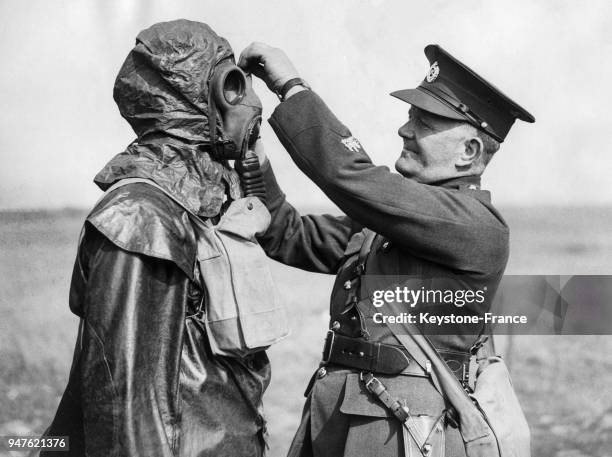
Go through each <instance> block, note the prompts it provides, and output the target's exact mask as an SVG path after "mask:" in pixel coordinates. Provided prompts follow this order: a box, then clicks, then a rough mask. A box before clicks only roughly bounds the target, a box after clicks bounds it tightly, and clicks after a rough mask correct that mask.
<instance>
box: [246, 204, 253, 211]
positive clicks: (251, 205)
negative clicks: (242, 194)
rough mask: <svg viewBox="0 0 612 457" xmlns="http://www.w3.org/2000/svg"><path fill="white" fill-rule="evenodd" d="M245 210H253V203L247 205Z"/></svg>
mask: <svg viewBox="0 0 612 457" xmlns="http://www.w3.org/2000/svg"><path fill="white" fill-rule="evenodd" d="M247 209H249V210H251V209H253V202H249V203H247Z"/></svg>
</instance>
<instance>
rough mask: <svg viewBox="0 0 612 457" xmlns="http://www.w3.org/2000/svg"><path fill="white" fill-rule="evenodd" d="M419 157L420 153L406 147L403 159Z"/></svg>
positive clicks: (403, 150)
mask: <svg viewBox="0 0 612 457" xmlns="http://www.w3.org/2000/svg"><path fill="white" fill-rule="evenodd" d="M417 155H419V154H418V152H416V151H414V150H412V149H408V148H406V147H404V148H403V149H402V154H401V157H402V159H410V158H412V157H414V156H417Z"/></svg>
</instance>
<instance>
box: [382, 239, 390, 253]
mask: <svg viewBox="0 0 612 457" xmlns="http://www.w3.org/2000/svg"><path fill="white" fill-rule="evenodd" d="M390 244H391V243H389V242H388V241H385V242H384V243H383V244H382V249H383V251H386V250H387V249H389V245H390Z"/></svg>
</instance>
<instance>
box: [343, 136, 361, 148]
mask: <svg viewBox="0 0 612 457" xmlns="http://www.w3.org/2000/svg"><path fill="white" fill-rule="evenodd" d="M341 141H342V144H343V145H344V147H345V148H346V149H348V150H349V151H351V152H357V151H359V149H361V144H360V143H359V140H358V139H357V138H355V137H354V136H349V137H348V138H343V139H342V140H341Z"/></svg>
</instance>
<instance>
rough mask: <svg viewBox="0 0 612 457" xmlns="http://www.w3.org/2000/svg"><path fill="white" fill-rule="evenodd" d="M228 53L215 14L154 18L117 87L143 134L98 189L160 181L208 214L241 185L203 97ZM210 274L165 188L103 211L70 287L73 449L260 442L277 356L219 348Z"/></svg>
mask: <svg viewBox="0 0 612 457" xmlns="http://www.w3.org/2000/svg"><path fill="white" fill-rule="evenodd" d="M227 55H230V56H231V49H230V48H229V45H228V44H227V42H226V41H225V40H223V39H221V38H219V37H218V36H217V35H215V34H214V32H212V30H210V28H208V26H206V25H204V24H198V23H193V22H188V21H175V22H171V23H165V24H157V25H155V26H153V27H152V28H150V29H148V30H145V31H144V32H142V33H141V34H140V35H139V38H138V41H137V45H136V48H135V49H134V51H132V52H131V53H130V56H129V57H128V59H127V61H126V63H125V64H124V67H123V68H122V70H121V72H120V74H119V77H118V78H117V84H116V87H115V98H116V100H117V103H118V105H119V107H120V110H121V112H122V114H123V115H124V117H125V118H126V119H127V120H128V121H129V122H130V123H131V124H132V126H133V127H134V130H135V131H136V133H137V134H138V139H137V141H136V142H134V143H133V144H132V145H130V147H128V149H127V151H125V152H124V153H122V154H119V155H118V156H117V157H115V158H114V159H113V160H111V161H110V163H109V164H108V165H107V166H106V167H105V168H104V169H103V170H102V171H101V172H100V173H99V174H98V176H97V177H96V183H98V185H99V186H100V187H102V188H103V189H106V188H108V187H109V186H110V185H111V184H112V183H113V182H115V181H117V180H119V179H122V178H127V177H144V178H149V179H152V180H153V181H155V182H156V183H157V184H158V185H160V186H161V187H163V188H164V189H166V190H168V191H169V192H170V193H172V194H173V195H174V196H175V197H176V198H177V199H178V200H179V201H181V202H182V203H183V204H184V205H185V206H187V207H188V208H190V209H193V210H194V211H196V212H199V214H201V215H210V216H212V215H216V214H218V213H219V211H220V210H221V206H222V203H223V200H224V199H225V198H226V192H228V193H229V194H230V195H229V197H230V198H232V196H233V195H237V192H238V187H237V186H238V181H237V179H235V174H234V172H232V171H231V170H230V169H229V168H228V167H227V166H226V165H225V164H222V163H218V162H215V161H213V160H212V159H211V157H210V156H209V155H208V154H207V152H206V151H207V148H208V146H209V145H208V144H207V143H206V141H207V139H208V137H207V131H208V130H207V129H208V127H207V124H206V119H207V117H206V115H205V114H206V113H205V112H203V111H205V108H206V107H205V105H202V103H201V100H200V98H201V99H202V100H205V98H206V97H205V96H199V95H197V94H196V92H197V90H196V89H197V88H198V87H199V88H201V89H202V90H203V91H205V90H206V84H205V81H206V78H207V76H208V75H209V73H210V71H212V67H213V66H212V65H211V62H214V61H215V60H216V59H218V58H221V57H224V56H227ZM192 70H193V71H194V73H193V74H192V73H190V71H192ZM203 81H204V82H203ZM198 85H199V86H198ZM220 137H221V138H222V136H221V135H220ZM234 182H235V185H234ZM202 279H203V282H204V283H202ZM205 283H206V278H200V276H199V273H198V270H197V269H196V241H195V234H194V231H193V228H192V227H191V225H190V223H189V219H188V217H187V213H186V211H185V210H184V209H183V208H181V207H180V206H179V205H177V204H176V203H175V202H173V201H172V200H171V199H170V198H168V197H167V196H166V195H164V193H163V192H161V191H160V190H159V189H156V188H154V187H152V186H149V185H147V184H142V183H136V184H129V185H126V186H124V187H120V188H119V189H116V190H114V191H112V192H110V193H109V194H107V195H106V196H105V197H104V198H103V199H102V200H101V201H100V202H99V203H98V204H97V205H96V206H95V207H94V208H93V210H92V211H91V213H90V214H89V216H88V217H87V221H86V223H85V226H84V230H83V238H82V239H81V241H80V243H79V250H78V253H77V259H76V262H75V266H74V272H73V277H72V282H71V287H70V308H71V310H72V311H73V312H74V313H75V314H76V315H78V316H79V317H80V318H81V324H80V330H79V336H78V340H77V343H76V346H75V351H74V358H73V363H72V368H71V371H70V377H69V381H68V386H67V387H66V390H65V392H64V395H63V397H62V400H61V402H60V405H59V407H58V411H57V413H56V416H55V418H54V420H53V422H52V424H51V426H50V427H49V429H48V430H47V432H46V434H47V435H49V436H66V435H68V436H69V437H70V451H69V452H68V453H67V455H71V456H83V455H88V456H141V455H142V456H179V455H180V456H192V455H199V456H203V457H205V456H215V457H221V456H239V455H249V456H251V455H253V456H257V455H261V454H262V453H263V449H264V441H263V436H264V433H265V424H264V420H263V417H262V415H261V399H262V396H263V392H264V391H265V389H266V387H267V385H268V383H269V379H270V367H269V362H268V358H267V356H266V354H265V352H263V351H261V352H258V353H256V354H254V355H252V356H249V357H245V358H243V359H236V358H224V357H213V356H212V354H211V352H210V348H209V347H208V345H207V341H206V334H205V329H204V326H203V324H202V320H201V318H202V314H201V310H202V309H203V306H204V303H205V302H204V300H205V299H206V292H205V291H206V285H205ZM41 455H45V453H42V454H41Z"/></svg>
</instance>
